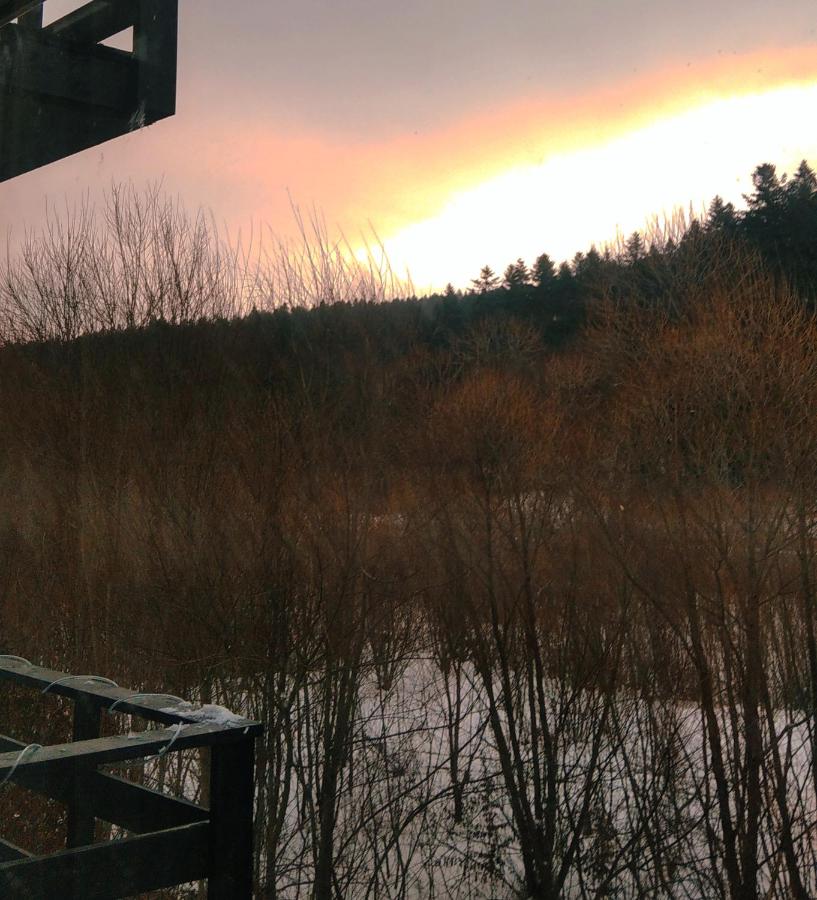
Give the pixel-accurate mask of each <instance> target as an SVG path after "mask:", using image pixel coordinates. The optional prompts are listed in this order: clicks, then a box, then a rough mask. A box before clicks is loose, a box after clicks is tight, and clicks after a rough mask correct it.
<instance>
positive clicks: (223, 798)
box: [207, 737, 255, 900]
mask: <svg viewBox="0 0 817 900" xmlns="http://www.w3.org/2000/svg"><path fill="white" fill-rule="evenodd" d="M211 754H212V755H211V757H210V860H209V870H210V877H209V879H208V884H207V897H208V900H252V888H253V801H254V768H255V739H254V738H253V737H248V738H245V739H244V740H240V741H235V742H231V743H228V744H216V745H214V746H213V747H212V750H211Z"/></svg>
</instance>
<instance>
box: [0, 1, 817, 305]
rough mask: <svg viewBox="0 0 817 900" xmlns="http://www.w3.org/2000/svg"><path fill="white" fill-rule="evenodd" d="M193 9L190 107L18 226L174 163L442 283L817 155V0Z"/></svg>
mask: <svg viewBox="0 0 817 900" xmlns="http://www.w3.org/2000/svg"><path fill="white" fill-rule="evenodd" d="M77 5H79V3H77V2H68V0H48V2H47V3H46V17H47V19H50V18H54V17H56V16H57V15H59V14H61V13H63V12H64V11H66V10H67V9H70V8H73V7H75V6H77ZM180 5H181V21H180V41H181V46H180V51H181V52H180V58H179V95H178V114H177V116H176V117H174V118H172V119H169V120H166V121H164V122H162V123H160V124H158V125H155V126H152V127H151V128H148V129H145V130H143V131H141V132H137V133H134V134H131V135H128V136H127V137H124V138H121V139H119V140H117V141H114V142H112V143H109V144H106V145H103V146H101V147H99V148H96V149H94V150H90V151H87V152H86V153H84V154H81V155H79V156H77V157H74V158H72V159H70V160H66V161H63V162H61V163H59V164H57V165H53V166H50V167H48V168H46V169H41V170H39V171H36V172H33V173H30V174H28V175H26V176H23V177H21V178H19V179H15V180H13V181H10V182H7V183H4V184H0V231H2V233H3V234H5V232H6V230H7V229H8V228H10V227H11V228H12V229H13V233H14V234H19V233H20V231H21V230H22V228H23V227H24V226H26V225H29V226H31V225H36V224H37V222H38V221H40V220H41V217H42V215H43V213H44V210H45V208H46V204H47V203H52V204H58V205H64V204H65V202H66V201H67V202H68V203H69V204H70V203H73V202H76V201H77V200H79V199H80V198H81V197H82V196H83V195H84V194H86V193H90V195H91V196H96V195H97V194H98V193H99V192H100V191H101V190H102V189H104V188H105V187H107V186H109V185H110V184H111V182H112V181H122V180H129V181H132V182H133V183H134V184H136V185H137V186H139V185H142V184H146V183H148V182H153V181H156V180H157V179H162V180H163V184H164V187H165V189H166V190H167V191H168V192H170V193H172V194H174V195H178V196H180V197H181V198H182V200H183V201H184V202H185V203H186V204H187V205H188V206H190V207H197V206H199V205H203V206H206V207H208V208H209V209H211V210H212V211H213V213H214V215H215V217H216V219H217V221H219V222H220V223H223V224H224V227H225V228H226V229H229V232H230V234H232V235H238V234H239V232H240V233H241V234H242V235H243V236H244V237H245V239H246V236H247V235H248V234H250V233H251V232H252V234H253V235H255V236H256V237H257V235H258V234H260V233H262V231H261V229H260V227H259V226H260V225H261V224H262V223H263V224H266V225H269V226H270V227H271V228H272V230H273V231H274V232H275V233H276V234H279V235H282V236H286V235H287V234H289V233H291V232H292V231H293V229H294V222H293V215H292V211H291V206H290V202H291V200H292V201H294V202H295V203H297V204H299V205H300V206H302V207H304V208H310V207H312V206H315V207H316V208H318V209H319V210H320V211H321V212H322V214H323V215H324V216H325V219H326V222H327V224H328V225H329V227H330V228H331V229H335V228H337V229H342V230H343V231H344V233H345V234H346V236H347V237H348V238H349V240H350V241H351V242H352V244H357V243H359V236H360V235H361V234H362V233H366V234H368V233H370V231H369V229H370V226H371V227H373V228H374V229H375V230H376V232H377V234H378V235H379V237H380V239H382V241H383V243H384V245H385V247H386V250H387V253H388V255H389V259H390V261H391V263H392V266H393V267H394V268H395V269H396V270H397V273H398V274H403V272H404V271H405V269H406V268H408V269H409V270H410V272H411V275H412V278H413V281H414V284H415V286H416V287H417V289H418V290H423V289H425V288H428V287H435V288H438V287H442V286H443V285H444V284H445V283H446V282H447V281H452V282H453V283H454V284H455V285H457V286H466V285H467V284H468V282H469V280H470V278H472V277H474V276H476V274H477V272H478V270H479V268H480V267H481V266H482V265H484V264H486V263H487V264H490V265H491V266H493V267H494V268H495V269H496V270H498V271H501V270H502V269H503V268H504V267H505V265H507V263H509V262H511V261H512V260H513V259H515V258H516V257H518V256H522V257H523V258H525V259H526V260H527V261H528V262H532V261H533V259H534V258H535V256H536V255H538V254H539V253H541V252H543V251H546V252H547V253H549V254H550V255H551V256H552V257H553V258H554V259H556V260H557V261H558V260H561V259H564V258H570V257H572V256H573V254H574V253H575V252H576V251H577V250H585V249H587V247H588V246H589V245H590V244H591V243H593V242H595V243H598V244H601V243H603V242H605V241H608V240H613V239H614V238H615V236H616V233H617V231H620V232H623V233H629V232H630V231H632V230H633V229H635V228H641V227H643V226H644V223H645V221H646V220H647V219H648V218H649V217H650V216H651V215H652V214H661V213H662V212H663V211H669V210H671V209H672V208H673V207H676V206H684V207H688V206H689V205H690V204H692V206H693V208H695V209H700V207H701V205H702V204H703V203H704V202H705V201H707V200H709V199H710V198H711V197H712V196H713V195H714V194H715V193H720V194H721V195H722V196H724V197H726V198H727V199H730V200H733V201H736V202H739V201H740V198H741V193H742V192H745V191H746V190H748V187H749V175H750V173H751V170H752V169H753V168H754V166H755V165H757V164H758V163H760V162H765V161H769V162H774V163H776V164H777V165H778V166H779V167H780V168H781V169H784V170H788V171H791V170H792V169H793V168H794V167H795V166H796V165H797V163H798V162H799V161H800V160H801V159H802V158H807V159H810V160H811V161H812V162H813V163H815V164H817V8H815V4H814V2H813V0H778V2H776V3H774V4H771V3H769V2H768V0H763V2H760V0H686V2H684V3H678V2H675V0H673V2H669V0H652V2H649V3H647V2H643V0H614V2H610V0H574V2H572V3H564V2H561V0H560V2H555V0H538V2H534V0H501V2H500V0H467V2H466V0H400V2H397V0H377V2H375V0H347V2H344V3H337V2H330V0H297V2H296V0H292V2H275V3H273V2H269V0H240V2H232V3H225V2H224V0H181V4H180ZM290 198H291V200H290Z"/></svg>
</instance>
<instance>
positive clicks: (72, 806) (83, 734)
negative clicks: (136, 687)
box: [67, 697, 101, 850]
mask: <svg viewBox="0 0 817 900" xmlns="http://www.w3.org/2000/svg"><path fill="white" fill-rule="evenodd" d="M100 721H101V715H100V711H99V707H98V706H97V705H96V704H95V703H92V702H90V701H89V700H88V699H87V698H86V697H77V698H76V700H75V701H74V729H73V737H72V740H74V741H89V740H93V739H94V738H98V737H99V730H100ZM86 771H87V770H86V769H84V768H75V770H74V773H73V778H72V784H71V802H70V803H69V804H68V819H67V826H68V827H67V832H68V836H67V845H68V849H69V850H71V849H73V848H74V847H85V846H87V845H88V844H93V842H94V830H95V825H96V820H95V818H94V812H93V806H92V804H91V803H90V802H89V798H88V795H87V792H86V791H84V790H83V785H82V777H81V776H82V775H84V774H86Z"/></svg>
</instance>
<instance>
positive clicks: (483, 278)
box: [471, 266, 499, 294]
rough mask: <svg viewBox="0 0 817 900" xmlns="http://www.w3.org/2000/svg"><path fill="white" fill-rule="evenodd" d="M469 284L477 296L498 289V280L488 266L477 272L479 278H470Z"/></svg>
mask: <svg viewBox="0 0 817 900" xmlns="http://www.w3.org/2000/svg"><path fill="white" fill-rule="evenodd" d="M471 284H473V285H474V290H475V291H476V292H477V293H478V294H487V293H488V291H493V290H495V289H496V288H498V287H499V278H497V276H496V274H495V273H494V270H493V269H492V268H491V267H490V266H483V267H482V268H481V269H480V270H479V277H478V278H472V279H471Z"/></svg>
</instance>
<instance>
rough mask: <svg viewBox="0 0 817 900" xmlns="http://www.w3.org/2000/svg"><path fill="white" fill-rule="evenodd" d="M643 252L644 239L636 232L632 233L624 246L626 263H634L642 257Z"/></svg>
mask: <svg viewBox="0 0 817 900" xmlns="http://www.w3.org/2000/svg"><path fill="white" fill-rule="evenodd" d="M644 252H645V251H644V238H642V237H641V234H640V233H639V232H638V231H634V232H633V233H632V234H631V235H630V236H629V237H628V238H627V243H626V244H625V245H624V256H625V258H626V260H627V262H630V263H635V262H638V260H639V259H641V258H642V257H643V256H644Z"/></svg>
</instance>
